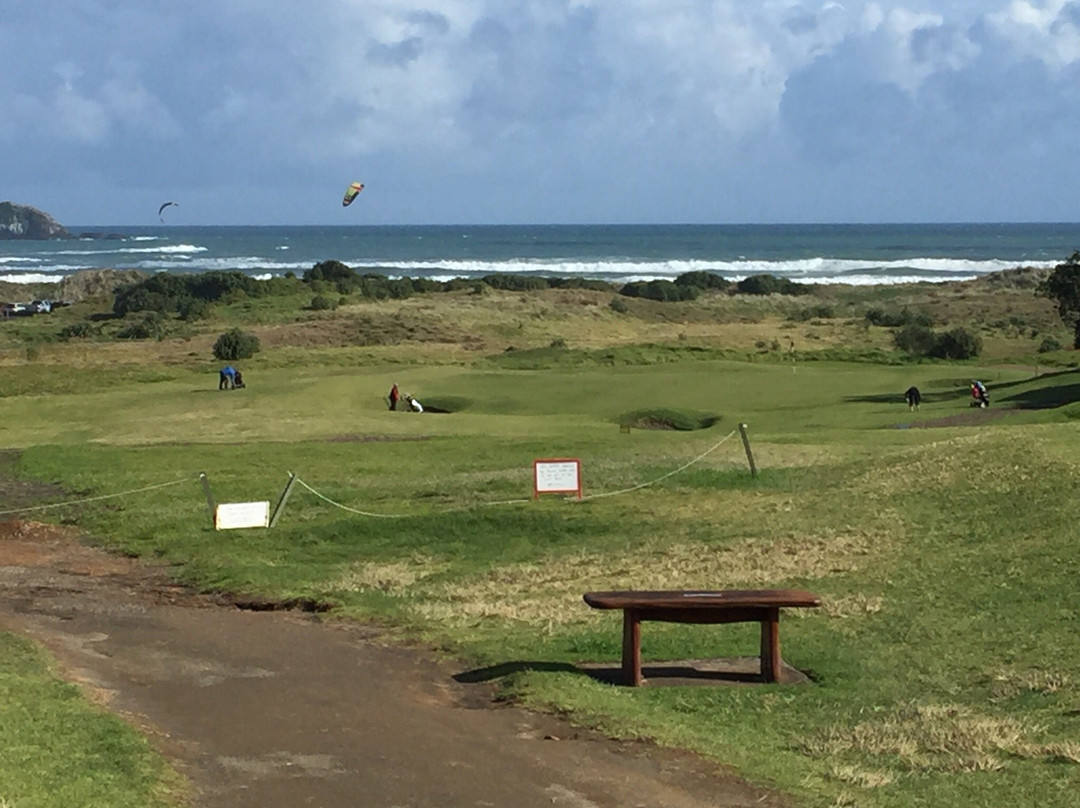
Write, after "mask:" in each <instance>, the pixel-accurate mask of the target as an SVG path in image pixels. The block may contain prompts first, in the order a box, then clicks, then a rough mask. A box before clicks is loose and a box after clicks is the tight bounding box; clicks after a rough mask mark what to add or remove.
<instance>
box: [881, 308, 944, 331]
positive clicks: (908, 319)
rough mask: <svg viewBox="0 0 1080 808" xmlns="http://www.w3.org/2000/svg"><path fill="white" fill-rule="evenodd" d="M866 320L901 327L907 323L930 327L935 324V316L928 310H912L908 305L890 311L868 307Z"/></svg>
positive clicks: (890, 326)
mask: <svg viewBox="0 0 1080 808" xmlns="http://www.w3.org/2000/svg"><path fill="white" fill-rule="evenodd" d="M865 316H866V320H867V322H869V323H870V324H871V325H879V326H883V327H885V328H900V327H901V326H905V325H918V326H922V327H924V328H930V327H931V326H932V325H933V324H934V318H933V317H931V316H930V315H929V314H927V313H926V312H921V311H911V310H910V309H909V308H908V307H907V306H905V307H904V308H902V309H901V310H900V311H889V310H886V309H881V308H872V309H868V310H867V312H866V315H865Z"/></svg>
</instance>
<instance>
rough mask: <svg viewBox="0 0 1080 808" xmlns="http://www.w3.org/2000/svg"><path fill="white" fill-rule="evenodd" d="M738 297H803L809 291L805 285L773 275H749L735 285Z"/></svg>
mask: <svg viewBox="0 0 1080 808" xmlns="http://www.w3.org/2000/svg"><path fill="white" fill-rule="evenodd" d="M735 291H736V293H738V294H740V295H804V294H806V293H807V292H809V291H810V290H809V289H807V287H806V284H802V283H796V282H795V281H792V280H788V279H787V278H778V277H776V276H775V275H751V276H750V277H748V278H743V279H742V280H741V281H739V282H738V283H737V284H735Z"/></svg>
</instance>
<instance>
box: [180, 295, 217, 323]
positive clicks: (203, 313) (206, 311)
mask: <svg viewBox="0 0 1080 808" xmlns="http://www.w3.org/2000/svg"><path fill="white" fill-rule="evenodd" d="M177 313H178V314H179V315H180V319H181V320H185V321H187V322H191V321H192V320H205V319H206V318H207V317H209V316H210V304H209V303H207V302H206V301H205V300H200V299H199V298H197V297H189V298H185V299H184V300H183V301H181V302H180V305H179V308H178V311H177Z"/></svg>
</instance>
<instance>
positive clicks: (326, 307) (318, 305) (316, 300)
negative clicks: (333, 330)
mask: <svg viewBox="0 0 1080 808" xmlns="http://www.w3.org/2000/svg"><path fill="white" fill-rule="evenodd" d="M308 308H310V309H311V310H312V311H333V310H334V309H336V308H337V303H336V302H335V301H333V300H331V299H330V298H328V297H323V296H322V295H315V297H313V298H311V304H310V305H309V306H308Z"/></svg>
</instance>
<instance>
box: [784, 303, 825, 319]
mask: <svg viewBox="0 0 1080 808" xmlns="http://www.w3.org/2000/svg"><path fill="white" fill-rule="evenodd" d="M835 316H836V312H835V310H834V309H833V307H832V306H830V305H828V304H827V303H818V304H817V305H816V306H807V307H806V308H805V309H800V310H799V311H797V312H795V313H794V314H792V315H791V317H790V318H789V319H791V320H797V321H799V322H803V323H804V322H806V321H807V320H831V319H832V318H833V317H835Z"/></svg>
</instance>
